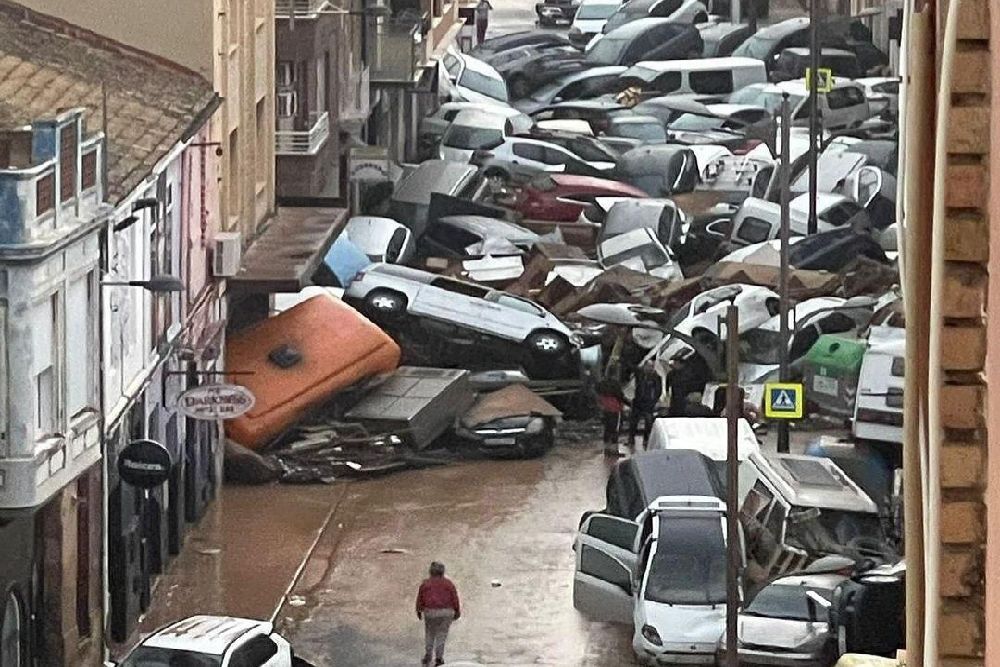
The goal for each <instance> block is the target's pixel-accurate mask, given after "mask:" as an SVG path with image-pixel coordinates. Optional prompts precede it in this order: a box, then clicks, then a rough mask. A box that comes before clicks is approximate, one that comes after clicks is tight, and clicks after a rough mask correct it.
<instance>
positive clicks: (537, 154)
mask: <svg viewBox="0 0 1000 667" xmlns="http://www.w3.org/2000/svg"><path fill="white" fill-rule="evenodd" d="M511 153H512V157H511V162H512V163H514V164H518V165H523V166H525V167H532V168H534V169H541V170H543V171H561V169H553V167H552V165H549V164H547V163H546V162H545V147H544V146H542V145H540V144H533V143H528V142H526V141H524V142H522V141H516V142H513V145H512V146H511Z"/></svg>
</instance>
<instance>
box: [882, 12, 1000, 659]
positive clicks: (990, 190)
mask: <svg viewBox="0 0 1000 667" xmlns="http://www.w3.org/2000/svg"><path fill="white" fill-rule="evenodd" d="M911 8H912V7H911ZM916 9H920V10H922V11H919V12H912V13H911V14H910V16H909V19H908V26H907V30H906V39H907V41H908V48H907V67H908V70H909V73H910V76H909V79H908V81H909V91H908V93H907V94H908V96H909V102H908V105H907V115H908V117H909V119H910V120H909V122H908V123H907V127H906V129H905V133H904V136H903V138H902V142H903V143H902V144H901V145H904V146H905V147H906V153H907V156H906V159H905V167H906V168H905V170H904V175H905V176H904V178H905V186H904V187H905V191H906V224H907V237H906V247H905V248H904V250H905V255H904V275H905V285H906V298H907V302H908V303H907V315H908V317H907V372H906V374H907V387H906V393H905V397H906V402H907V412H906V429H907V440H906V446H905V448H904V456H905V460H904V466H905V470H906V505H905V510H906V529H907V530H906V559H907V635H908V636H907V664H910V665H940V666H941V667H958V666H962V667H971V666H976V665H990V666H992V665H1000V454H998V453H997V452H998V451H1000V396H998V394H997V392H995V391H994V392H992V393H990V391H989V389H990V387H991V385H993V384H995V383H997V382H1000V233H998V231H997V230H996V229H993V228H992V227H993V226H994V225H995V222H996V221H997V220H998V219H1000V170H998V169H997V168H996V167H995V164H996V160H997V150H998V147H1000V128H998V126H997V123H996V122H995V120H994V114H995V113H996V110H997V109H998V108H1000V97H998V96H1000V75H998V72H1000V69H998V67H1000V49H997V48H996V45H997V44H1000V10H998V8H997V6H996V3H994V2H991V0H948V1H945V0H938V1H937V2H928V3H918V6H917V7H916ZM910 315H912V317H910Z"/></svg>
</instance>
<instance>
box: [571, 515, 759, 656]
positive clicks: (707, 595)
mask: <svg viewBox="0 0 1000 667" xmlns="http://www.w3.org/2000/svg"><path fill="white" fill-rule="evenodd" d="M740 542H741V544H740V552H741V553H742V551H743V545H742V538H741V540H740ZM573 548H574V550H575V551H576V567H575V571H574V575H573V606H574V607H576V609H578V610H579V611H580V612H582V613H583V614H584V615H585V616H587V617H588V618H589V619H590V620H593V621H600V622H609V623H622V624H630V625H632V626H633V628H634V630H633V633H632V649H633V651H635V654H636V656H637V657H638V658H639V661H640V662H641V663H642V664H651V665H667V664H684V665H715V664H716V662H715V651H716V646H717V644H718V641H719V637H720V636H721V635H722V632H723V631H724V629H725V624H726V598H727V596H726V593H727V591H726V555H727V548H726V505H725V503H723V502H722V501H721V500H719V499H718V498H710V497H707V496H663V497H660V498H657V499H656V500H654V501H653V502H652V503H651V504H650V506H649V508H648V509H647V510H646V511H644V512H643V513H642V514H641V515H640V516H639V519H638V520H637V521H630V520H628V519H623V518H621V517H617V516H611V515H609V514H603V513H597V514H592V515H590V516H589V517H587V518H586V519H585V520H584V522H583V524H582V525H581V527H580V532H579V533H578V534H577V537H576V542H575V543H574V545H573Z"/></svg>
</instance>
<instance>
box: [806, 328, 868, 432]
mask: <svg viewBox="0 0 1000 667" xmlns="http://www.w3.org/2000/svg"><path fill="white" fill-rule="evenodd" d="M866 349H867V346H866V345H865V342H864V341H859V340H857V339H855V338H844V337H842V336H834V335H831V334H826V335H823V336H820V337H819V340H817V341H816V343H815V344H814V345H813V346H812V347H811V348H809V352H807V353H806V357H805V359H804V360H803V362H802V379H803V384H805V389H806V398H807V403H808V407H809V410H810V412H818V413H820V414H825V415H831V416H835V417H848V418H849V417H851V415H853V414H854V401H855V399H856V398H857V395H858V375H859V374H860V373H861V361H862V360H863V359H864V356H865V350H866Z"/></svg>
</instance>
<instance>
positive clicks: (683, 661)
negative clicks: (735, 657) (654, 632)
mask: <svg viewBox="0 0 1000 667" xmlns="http://www.w3.org/2000/svg"><path fill="white" fill-rule="evenodd" d="M638 657H639V662H640V663H642V664H643V665H656V666H657V667H659V666H661V665H662V666H663V667H669V666H672V665H715V664H716V661H715V654H713V653H655V654H654V653H653V652H652V651H643V652H642V653H639V654H638Z"/></svg>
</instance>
